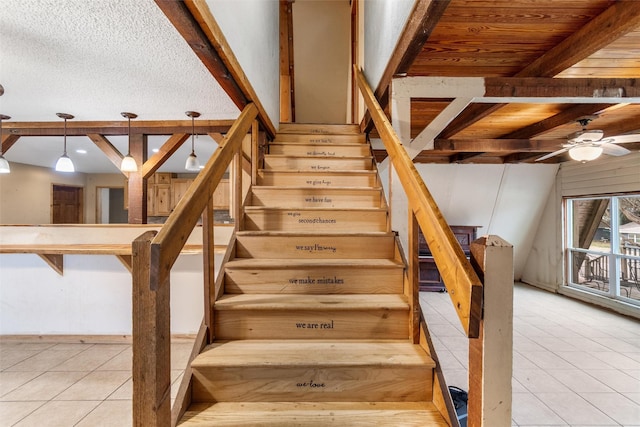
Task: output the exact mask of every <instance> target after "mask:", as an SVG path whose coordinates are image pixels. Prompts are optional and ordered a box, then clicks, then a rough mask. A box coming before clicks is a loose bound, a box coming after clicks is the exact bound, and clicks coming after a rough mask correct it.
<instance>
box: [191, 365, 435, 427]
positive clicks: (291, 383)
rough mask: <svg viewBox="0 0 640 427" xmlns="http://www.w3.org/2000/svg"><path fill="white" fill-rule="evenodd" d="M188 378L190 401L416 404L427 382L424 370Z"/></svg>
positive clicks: (224, 371)
mask: <svg viewBox="0 0 640 427" xmlns="http://www.w3.org/2000/svg"><path fill="white" fill-rule="evenodd" d="M194 380H195V381H194V384H193V401H194V402H214V401H215V402H239V401H241V402H346V401H349V402H420V401H428V400H430V399H431V392H430V384H431V382H432V381H433V379H432V371H431V369H428V368H423V369H420V368H416V367H411V368H406V367H399V368H396V367H384V368H380V367H368V368H361V367H340V368H336V367H332V368H325V369H323V368H313V367H307V368H304V367H303V368H291V367H281V368H278V367H272V366H262V367H255V368H250V367H238V368H228V367H226V368H216V367H210V368H207V369H206V370H200V369H194ZM387 421H389V420H387Z"/></svg>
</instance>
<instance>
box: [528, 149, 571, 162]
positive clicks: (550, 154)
mask: <svg viewBox="0 0 640 427" xmlns="http://www.w3.org/2000/svg"><path fill="white" fill-rule="evenodd" d="M569 148H571V147H565V148H563V149H560V150H558V151H554V152H553V153H549V154H547V155H546V156H542V157H538V158H537V159H536V162H539V161H542V160H547V159H548V158H550V157H553V156H557V155H558V154H562V153H564V152H565V151H569Z"/></svg>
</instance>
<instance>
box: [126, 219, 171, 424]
mask: <svg viewBox="0 0 640 427" xmlns="http://www.w3.org/2000/svg"><path fill="white" fill-rule="evenodd" d="M155 235H156V232H155V231H148V232H146V233H144V234H143V235H142V236H140V237H138V238H137V239H136V240H134V241H133V244H132V253H133V425H134V426H140V427H143V426H144V427H148V426H154V427H159V426H167V427H169V426H170V425H171V335H170V332H171V328H170V317H169V316H170V307H169V283H159V284H157V285H158V286H156V289H157V290H155V291H153V290H151V283H150V280H151V279H150V277H151V274H150V273H151V271H150V265H151V240H152V239H153V237H154V236H155ZM168 280H169V278H168V277H167V279H166V282H168Z"/></svg>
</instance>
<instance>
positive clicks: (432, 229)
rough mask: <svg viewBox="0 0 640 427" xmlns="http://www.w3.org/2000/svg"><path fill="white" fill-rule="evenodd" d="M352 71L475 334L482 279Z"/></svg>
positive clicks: (443, 273) (461, 315)
mask: <svg viewBox="0 0 640 427" xmlns="http://www.w3.org/2000/svg"><path fill="white" fill-rule="evenodd" d="M354 74H355V75H356V80H357V82H358V86H359V88H360V92H361V93H362V96H363V98H364V102H365V104H366V106H367V108H368V109H369V112H370V113H371V117H372V119H373V122H374V124H375V127H376V129H377V130H378V133H379V134H380V137H381V138H382V142H383V143H384V146H385V148H386V149H387V153H388V154H389V159H390V161H391V162H392V164H393V167H394V168H395V170H396V172H397V174H398V177H399V179H400V182H401V183H402V186H403V188H404V191H405V193H406V194H407V199H408V202H409V209H411V210H412V211H413V212H414V214H415V216H416V219H417V221H418V224H419V225H420V228H421V229H422V230H423V234H424V235H425V238H426V240H427V244H428V245H429V248H430V249H431V252H432V254H433V258H434V260H435V263H436V266H437V267H438V270H439V271H440V275H441V276H442V279H443V281H444V283H445V285H446V286H447V290H448V291H449V295H450V297H451V300H452V302H453V306H454V307H455V309H456V312H457V313H458V317H459V319H460V322H461V323H462V327H463V328H464V330H465V332H466V334H467V336H468V337H470V338H476V337H478V334H479V328H480V319H481V314H482V282H481V281H480V279H479V278H478V275H477V274H476V272H475V271H474V269H473V267H472V266H471V263H470V262H469V260H468V259H467V257H466V256H465V254H464V252H463V251H462V248H461V247H460V244H459V243H458V241H457V239H456V238H455V236H454V234H453V232H452V231H451V228H449V225H448V224H447V222H446V221H445V219H444V216H443V215H442V213H441V212H440V209H439V208H438V205H437V204H436V202H435V200H434V199H433V197H432V196H431V194H430V193H429V190H428V189H427V187H426V185H425V183H424V181H423V180H422V177H421V176H420V174H419V172H418V171H417V170H416V168H415V165H414V164H413V161H411V159H410V158H409V155H408V154H407V152H406V150H405V149H404V147H402V143H401V142H400V139H399V138H398V136H397V135H396V133H395V131H394V130H393V127H392V126H391V123H389V120H388V119H387V117H386V115H385V114H384V111H383V110H382V108H381V107H380V104H379V103H378V101H377V100H376V98H375V96H374V94H373V91H372V90H371V87H370V86H369V84H368V83H367V81H366V79H365V77H364V74H363V73H362V71H361V70H360V68H359V67H357V66H355V65H354Z"/></svg>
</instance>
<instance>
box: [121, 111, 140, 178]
mask: <svg viewBox="0 0 640 427" xmlns="http://www.w3.org/2000/svg"><path fill="white" fill-rule="evenodd" d="M120 115H121V116H122V117H124V118H126V119H127V120H128V130H127V135H128V140H127V155H126V156H124V157H123V158H122V163H120V170H121V171H122V172H138V164H137V163H136V159H134V158H133V156H132V155H131V119H135V118H136V117H138V115H137V114H134V113H120Z"/></svg>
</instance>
